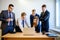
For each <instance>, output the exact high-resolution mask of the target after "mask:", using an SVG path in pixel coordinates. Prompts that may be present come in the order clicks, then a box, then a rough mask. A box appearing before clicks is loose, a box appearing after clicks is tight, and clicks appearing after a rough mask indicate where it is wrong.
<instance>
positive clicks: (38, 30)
mask: <svg viewBox="0 0 60 40" xmlns="http://www.w3.org/2000/svg"><path fill="white" fill-rule="evenodd" d="M35 16H37V17H38V18H39V15H38V14H36V10H35V9H33V10H32V14H31V15H30V24H31V27H33V19H34V17H35ZM35 29H37V30H35V31H36V32H40V26H37V27H35Z"/></svg>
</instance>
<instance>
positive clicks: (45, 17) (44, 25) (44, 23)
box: [39, 4, 50, 34]
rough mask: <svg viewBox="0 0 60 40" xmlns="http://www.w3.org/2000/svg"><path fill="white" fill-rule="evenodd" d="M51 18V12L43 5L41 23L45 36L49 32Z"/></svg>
mask: <svg viewBox="0 0 60 40" xmlns="http://www.w3.org/2000/svg"><path fill="white" fill-rule="evenodd" d="M49 16H50V12H49V11H48V10H47V9H46V5H45V4H44V5H42V12H41V15H40V18H39V19H40V21H41V31H42V33H43V34H45V33H46V32H49Z"/></svg>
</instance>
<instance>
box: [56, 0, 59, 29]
mask: <svg viewBox="0 0 60 40" xmlns="http://www.w3.org/2000/svg"><path fill="white" fill-rule="evenodd" d="M59 4H60V0H56V28H60V8H59V7H60V5H59Z"/></svg>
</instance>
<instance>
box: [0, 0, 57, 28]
mask: <svg viewBox="0 0 60 40" xmlns="http://www.w3.org/2000/svg"><path fill="white" fill-rule="evenodd" d="M0 3H1V6H2V7H1V10H6V9H7V7H8V5H9V4H10V3H12V4H14V6H15V8H14V12H15V15H16V19H17V18H19V17H20V14H21V12H22V11H25V12H26V13H27V19H28V20H27V21H28V23H29V16H30V14H31V10H32V9H34V8H35V9H36V13H38V14H39V15H40V13H41V5H42V4H46V5H47V9H48V10H49V11H50V21H49V22H50V28H51V27H55V13H56V12H55V0H38V1H37V0H1V1H0Z"/></svg>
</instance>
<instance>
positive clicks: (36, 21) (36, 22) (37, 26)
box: [33, 16, 40, 33]
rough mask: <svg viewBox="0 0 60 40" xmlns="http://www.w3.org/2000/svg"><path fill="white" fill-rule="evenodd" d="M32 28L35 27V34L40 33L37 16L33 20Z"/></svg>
mask: <svg viewBox="0 0 60 40" xmlns="http://www.w3.org/2000/svg"><path fill="white" fill-rule="evenodd" d="M33 27H35V31H36V32H37V33H39V32H40V22H39V18H38V17H37V16H35V17H34V19H33Z"/></svg>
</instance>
